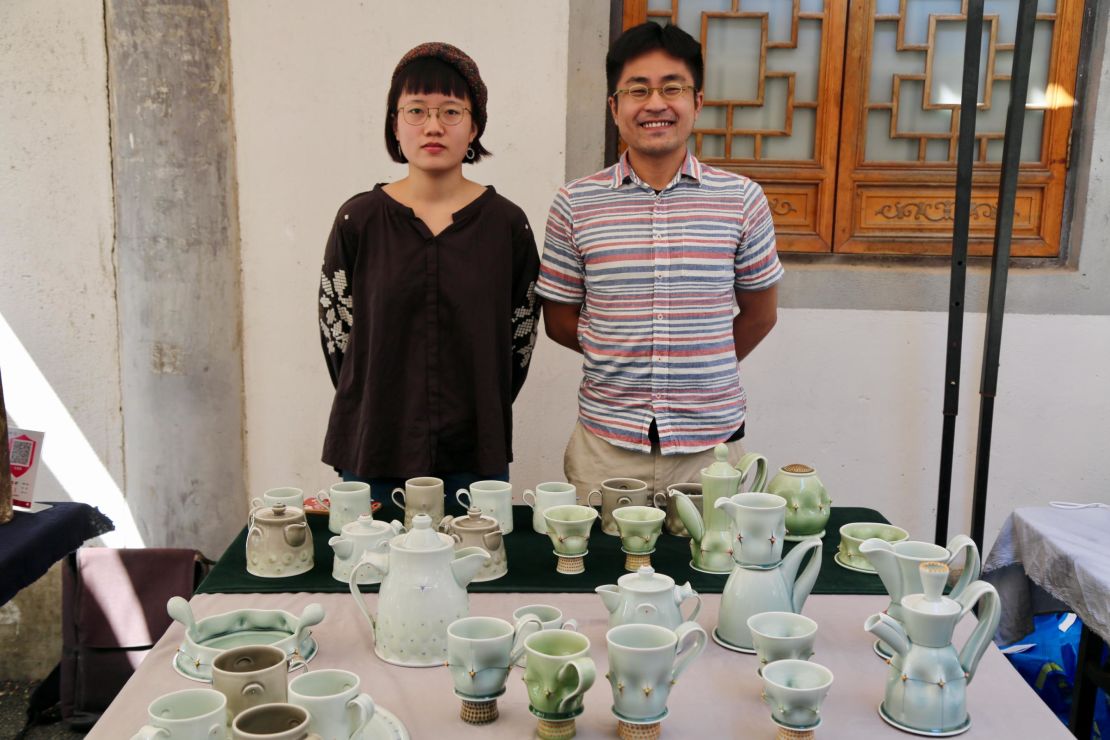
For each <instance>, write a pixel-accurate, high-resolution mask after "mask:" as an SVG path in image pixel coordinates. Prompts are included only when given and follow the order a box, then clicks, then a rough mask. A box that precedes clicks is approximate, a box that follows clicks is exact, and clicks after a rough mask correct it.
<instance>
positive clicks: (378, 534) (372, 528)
mask: <svg viewBox="0 0 1110 740" xmlns="http://www.w3.org/2000/svg"><path fill="white" fill-rule="evenodd" d="M404 531H405V528H404V526H402V525H401V523H400V522H399V521H397V520H396V519H394V520H393V521H392V522H379V521H375V519H374V517H372V516H371V515H369V514H363V515H361V516H360V517H359V518H358V519H356V520H355V521H353V522H350V523H348V524H344V525H343V533H342V534H339V535H336V536H335V537H332V538H331V539H330V540H328V544H329V545H331V549H332V550H334V551H335V557H334V558H333V559H332V566H331V577H332V578H334V579H335V580H337V581H342V582H343V583H347V582H349V581H350V580H351V570H352V569H353V568H354V567H355V565H357V564H358V561H359V560H360V559H361V558H362V553H364V552H366V551H367V550H382V549H384V548H385V547H387V546H388V544H389V541H390V540H391V539H393V538H394V537H396V536H397V535H399V534H401V533H402V532H404ZM374 583H381V580H380V578H379V577H378V576H377V575H376V574H374V573H371V572H370V570H369V569H368V568H367V569H364V571H363V572H362V573H360V574H359V579H358V584H359V585H360V586H368V585H370V584H374Z"/></svg>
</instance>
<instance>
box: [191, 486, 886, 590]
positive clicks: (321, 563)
mask: <svg viewBox="0 0 1110 740" xmlns="http://www.w3.org/2000/svg"><path fill="white" fill-rule="evenodd" d="M400 515H401V511H400V510H398V509H397V508H396V507H394V506H393V505H392V504H387V505H386V506H383V507H382V509H381V510H379V511H378V512H375V514H374V518H375V519H380V520H383V521H389V520H390V519H398V520H399V519H400V518H401V517H400ZM308 520H309V524H310V525H311V527H312V537H313V544H314V545H315V557H316V560H315V567H314V568H313V569H312V570H311V571H309V572H308V573H303V574H301V575H299V576H292V577H289V578H258V577H257V576H252V575H250V574H249V573H247V561H246V530H244V531H243V532H242V533H240V535H239V536H238V537H237V538H236V539H235V541H234V542H232V543H231V546H230V547H228V549H227V551H226V552H225V553H224V554H223V557H221V558H220V561H219V562H218V563H217V564H216V567H215V568H213V569H212V572H211V574H209V576H208V578H207V579H205V581H204V583H202V584H201V585H200V588H199V589H198V590H197V593H283V592H292V591H306V592H342V591H346V590H347V584H346V583H340V582H339V581H337V580H335V579H333V578H332V577H331V567H332V555H333V553H332V549H331V548H330V547H329V546H328V544H327V543H328V538H329V537H331V533H330V532H328V523H327V517H326V516H320V515H309V517H308ZM848 522H884V523H885V522H886V519H885V518H883V516H882V514H880V513H879V512H877V511H875V510H874V509H865V508H859V507H853V506H838V507H833V510H832V515H831V516H830V518H829V523H828V526H827V527H826V528H825V531H826V532H827V534H826V535H825V537H824V541H823V545H822V553H821V554H822V560H821V573H820V575H819V576H818V578H817V584H816V585H815V586H814V588H813V593H815V594H885V593H886V589H884V588H883V584H882V583H881V582H880V581H879V577H878V576H876V575H870V574H867V573H856V572H854V571H850V570H846V569H844V568H841V567H840V566H839V565H837V564H836V563H834V562H833V555H834V554H836V549H837V547H838V546H839V545H840V534H839V531H840V526H841V525H842V524H847V523H848ZM504 541H505V547H506V552H507V553H508V559H509V572H508V574H507V575H505V576H503V577H502V578H499V579H497V580H496V581H488V582H486V583H472V584H470V587H469V590H470V591H471V592H473V593H478V592H484V591H485V592H491V591H492V592H521V593H547V592H588V591H593V590H594V589H595V588H596V587H597V586H600V585H602V584H605V583H616V582H617V578H619V577H621V576H622V575H624V574H625V573H626V572H627V571H625V570H624V554H623V553H622V552H621V549H620V538H618V537H612V536H610V535H607V534H602V532H601V529H600V527H595V528H594V532H593V534H591V535H590V552H589V554H588V555H587V556H586V572H585V573H581V574H579V575H573V576H567V575H560V574H558V573H556V572H555V555H554V554H552V549H551V540H550V539H548V538H547V536H546V535H540V534H536V533H535V532H534V531H532V510H531V509H529V508H528V507H526V506H514V507H513V532H512V534H509V535H506V536H505V540H504ZM793 546H794V543H791V542H788V543H787V544H786V548H785V552H789V551H790V549H791V548H792V547H793ZM651 559H652V565H653V566H654V567H655V570H656V571H658V572H661V573H666V574H667V575H669V576H671V577H672V578H674V579H675V581H676V582H677V583H679V584H682V583H685V582H686V581H690V584H691V585H692V586H693V587H694V589H695V590H697V591H698V592H699V593H706V594H713V593H720V592H721V590H722V589H723V588H724V585H725V581H726V580H727V578H728V576H727V574H726V575H711V574H708V573H700V572H698V571H696V570H694V569H693V568H691V567H690V540H688V539H686V538H683V537H674V536H672V535H670V534H667V533H666V532H664V533H663V534H662V535H661V536H660V538H659V542H658V543H657V545H656V549H655V554H654V555H652V556H651ZM803 567H804V564H803ZM377 589H378V587H377V586H364V587H363V589H362V590H363V591H377Z"/></svg>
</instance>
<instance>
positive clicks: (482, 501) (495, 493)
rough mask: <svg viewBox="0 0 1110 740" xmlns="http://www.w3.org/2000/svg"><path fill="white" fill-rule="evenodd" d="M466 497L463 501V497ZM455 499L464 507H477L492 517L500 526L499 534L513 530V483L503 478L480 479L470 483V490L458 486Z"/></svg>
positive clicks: (468, 508)
mask: <svg viewBox="0 0 1110 740" xmlns="http://www.w3.org/2000/svg"><path fill="white" fill-rule="evenodd" d="M464 498H465V499H466V500H465V501H464V500H463V499H464ZM455 500H456V501H458V502H459V505H461V506H462V507H463V508H464V509H467V510H468V511H469V510H470V507H471V506H474V507H477V508H478V509H479V510H480V511H481V512H482V513H483V514H485V515H486V516H488V517H493V518H494V519H495V520H497V523H498V524H499V525H500V526H501V534H508V533H509V532H512V531H513V485H512V484H511V483H509V482H507V481H503V480H480V481H476V482H474V483H471V484H470V490H469V491H468V490H466V489H465V488H460V489H459V491H458V493H456V494H455Z"/></svg>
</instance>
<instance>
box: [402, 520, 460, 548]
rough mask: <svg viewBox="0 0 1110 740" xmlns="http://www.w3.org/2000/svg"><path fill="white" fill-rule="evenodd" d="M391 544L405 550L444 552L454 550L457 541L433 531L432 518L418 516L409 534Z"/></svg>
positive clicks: (413, 521)
mask: <svg viewBox="0 0 1110 740" xmlns="http://www.w3.org/2000/svg"><path fill="white" fill-rule="evenodd" d="M390 543H391V544H392V545H393V546H395V547H400V548H402V549H404V550H442V549H443V548H446V547H452V548H453V547H454V544H455V541H454V540H453V539H452V538H450V537H448V536H447V535H445V534H440V533H439V532H437V531H435V530H434V529H432V518H431V517H430V516H428V515H427V514H417V515H416V516H414V517H413V518H412V529H410V530H409V531H408V533H407V534H402V535H398V536H397V537H394V538H393V539H392V540H391V541H390Z"/></svg>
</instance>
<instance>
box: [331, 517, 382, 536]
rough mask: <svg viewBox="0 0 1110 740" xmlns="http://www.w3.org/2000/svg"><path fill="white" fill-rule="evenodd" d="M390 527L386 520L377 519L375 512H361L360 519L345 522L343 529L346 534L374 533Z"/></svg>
mask: <svg viewBox="0 0 1110 740" xmlns="http://www.w3.org/2000/svg"><path fill="white" fill-rule="evenodd" d="M388 527H389V524H387V523H386V522H379V521H377V520H375V519H374V515H373V514H359V517H358V519H355V520H354V521H353V522H347V523H346V524H344V525H343V528H342V530H343V533H344V534H347V533H349V534H373V533H376V532H379V531H381V530H382V529H384V528H388Z"/></svg>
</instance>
